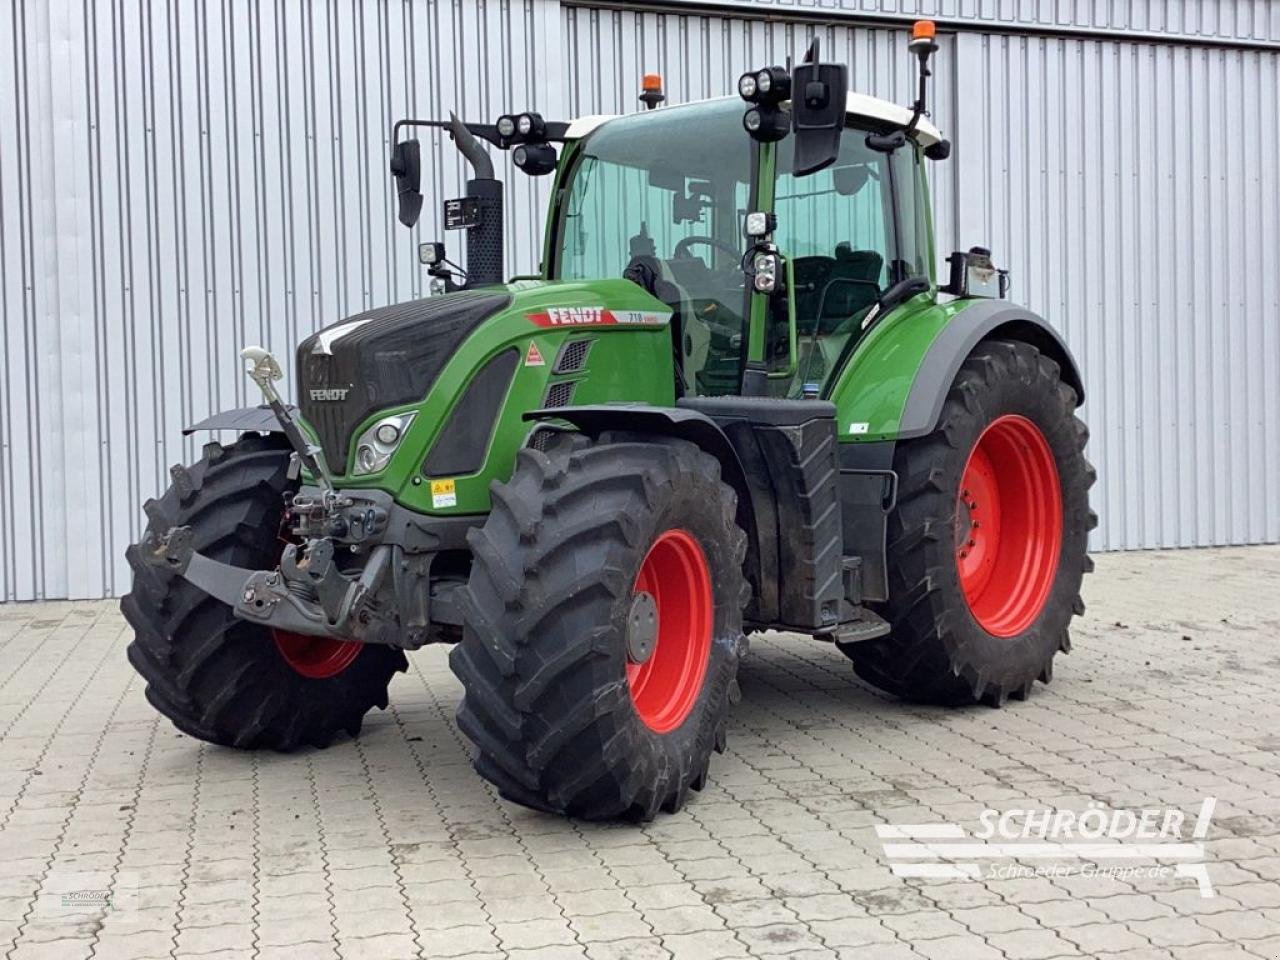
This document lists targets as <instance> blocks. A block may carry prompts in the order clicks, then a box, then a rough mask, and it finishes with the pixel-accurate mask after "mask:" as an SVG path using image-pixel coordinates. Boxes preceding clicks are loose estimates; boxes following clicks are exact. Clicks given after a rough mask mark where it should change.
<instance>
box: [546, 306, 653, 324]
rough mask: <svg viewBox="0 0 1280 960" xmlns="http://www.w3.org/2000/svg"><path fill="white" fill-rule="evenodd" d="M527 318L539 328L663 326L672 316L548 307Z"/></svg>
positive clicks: (639, 311) (602, 309)
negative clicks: (618, 325)
mask: <svg viewBox="0 0 1280 960" xmlns="http://www.w3.org/2000/svg"><path fill="white" fill-rule="evenodd" d="M526 316H527V317H528V319H529V320H530V322H532V323H533V324H534V325H535V326H539V327H589V326H595V325H599V324H604V325H614V324H622V325H631V324H638V325H640V326H661V325H662V324H665V323H666V322H667V320H668V319H670V317H671V314H670V313H662V312H659V311H656V310H610V309H608V308H607V307H547V309H546V310H544V311H543V312H541V313H530V314H526Z"/></svg>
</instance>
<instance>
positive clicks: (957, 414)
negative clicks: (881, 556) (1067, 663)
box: [842, 341, 1097, 706]
mask: <svg viewBox="0 0 1280 960" xmlns="http://www.w3.org/2000/svg"><path fill="white" fill-rule="evenodd" d="M1075 407H1076V395H1075V392H1074V391H1073V390H1072V389H1071V387H1069V386H1068V385H1067V384H1066V383H1064V382H1063V380H1062V377H1061V372H1060V370H1059V368H1058V365H1057V364H1056V363H1054V361H1052V360H1050V359H1049V358H1048V357H1046V356H1044V355H1043V354H1041V353H1040V352H1039V351H1038V350H1036V349H1035V348H1034V347H1032V346H1030V345H1028V344H1025V343H1017V342H1005V341H991V342H987V343H983V344H981V345H980V346H979V347H978V349H977V350H975V352H974V353H973V354H972V355H971V356H970V357H969V358H968V359H967V360H966V361H965V363H964V365H963V366H962V367H961V368H960V372H959V373H958V374H957V376H956V379H955V382H954V384H953V385H952V387H951V390H950V392H949V394H948V396H947V399H946V403H945V405H944V407H943V410H942V415H941V417H940V419H939V424H938V428H937V429H936V430H935V431H934V432H933V433H931V434H929V435H928V436H925V437H921V438H919V439H913V440H906V441H903V442H901V443H899V444H898V446H897V449H896V451H895V454H894V468H895V470H896V471H897V473H898V478H899V498H898V505H897V508H896V509H895V511H894V513H893V515H892V516H891V517H890V520H889V549H888V563H889V601H888V602H887V603H886V604H884V605H883V606H882V607H881V608H880V609H879V611H878V612H880V613H881V615H882V616H884V617H885V618H886V619H887V620H888V621H889V622H890V624H891V625H892V632H891V633H890V634H889V635H888V636H886V637H883V638H881V639H878V640H872V641H865V642H861V643H853V644H849V645H847V646H844V647H842V649H843V650H844V652H845V653H846V654H848V656H849V657H850V659H852V660H853V664H854V668H855V669H856V671H857V673H858V675H859V676H860V677H862V678H863V679H864V680H867V681H868V682H870V683H873V684H875V685H876V686H878V687H880V688H881V689H883V690H886V691H888V692H890V693H893V694H896V695H898V696H901V697H903V698H904V699H909V700H914V701H922V702H932V703H944V704H963V703H973V702H976V701H985V702H987V703H991V704H993V705H997V706H998V705H1000V704H1002V703H1004V701H1005V700H1006V699H1007V698H1009V697H1014V698H1015V699H1024V698H1025V697H1026V696H1027V695H1028V694H1029V693H1030V691H1031V688H1032V687H1033V686H1034V684H1035V682H1036V680H1037V679H1039V680H1042V681H1044V682H1046V683H1047V682H1048V681H1049V680H1050V679H1051V678H1052V676H1053V658H1054V656H1055V655H1056V654H1057V653H1058V651H1059V650H1062V651H1066V650H1069V649H1070V633H1069V626H1070V622H1071V618H1072V617H1073V616H1075V615H1077V614H1081V613H1083V612H1084V603H1083V601H1082V600H1081V599H1080V583H1081V579H1082V578H1083V576H1084V574H1085V573H1086V572H1088V571H1089V570H1091V569H1092V562H1091V561H1090V560H1089V557H1088V554H1087V538H1088V532H1089V530H1090V529H1092V528H1093V527H1094V526H1096V524H1097V517H1096V516H1095V515H1094V513H1093V511H1091V510H1090V509H1089V496H1088V491H1089V487H1090V486H1092V484H1093V482H1094V479H1095V474H1094V470H1093V467H1091V466H1090V465H1089V463H1088V461H1087V460H1086V459H1085V456H1084V447H1085V443H1086V442H1087V440H1088V436H1089V433H1088V430H1087V428H1086V427H1085V425H1084V424H1083V423H1082V422H1081V421H1080V420H1079V419H1078V418H1077V417H1076V415H1075Z"/></svg>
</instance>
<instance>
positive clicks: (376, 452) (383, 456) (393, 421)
mask: <svg viewBox="0 0 1280 960" xmlns="http://www.w3.org/2000/svg"><path fill="white" fill-rule="evenodd" d="M416 416H417V414H416V413H398V414H394V415H392V416H390V417H383V418H382V419H380V420H378V421H377V422H376V423H375V424H374V425H373V426H371V427H370V428H369V429H368V430H366V431H365V432H364V433H362V434H360V436H359V437H358V438H357V439H356V465H355V469H354V470H353V471H352V473H353V475H354V476H357V477H359V476H363V475H365V474H370V473H377V472H378V471H379V470H381V469H382V468H383V467H385V466H386V465H387V463H388V462H389V461H390V460H391V455H392V454H394V453H395V452H396V448H397V447H399V446H400V441H401V440H403V439H404V435H405V431H407V430H408V429H409V424H411V423H413V418H414V417H416Z"/></svg>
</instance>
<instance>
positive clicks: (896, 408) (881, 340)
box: [829, 293, 977, 442]
mask: <svg viewBox="0 0 1280 960" xmlns="http://www.w3.org/2000/svg"><path fill="white" fill-rule="evenodd" d="M975 302H977V301H974V300H953V301H951V302H949V303H941V304H940V303H937V302H935V300H934V294H932V293H922V294H920V295H919V296H916V297H913V298H912V299H910V300H908V301H907V302H906V303H903V304H901V305H900V306H898V307H897V308H896V309H894V310H892V311H890V312H889V313H888V314H887V315H886V316H885V317H884V319H882V320H881V321H880V322H879V323H877V324H876V325H875V326H873V327H872V328H871V332H870V333H868V334H867V336H866V337H865V338H864V339H863V341H862V343H861V344H859V345H858V348H857V350H856V351H854V354H853V356H852V357H851V358H850V359H849V362H848V363H846V364H845V365H844V368H843V369H842V370H841V371H840V373H839V374H838V375H837V376H836V378H835V380H834V381H833V384H832V387H831V390H830V396H829V398H830V400H831V401H832V402H833V403H835V405H836V423H837V436H838V438H839V439H840V440H841V441H842V442H859V441H872V440H893V439H895V438H896V437H897V435H898V425H899V424H900V423H901V421H902V411H903V408H904V407H905V406H906V403H907V396H908V395H909V394H910V393H911V386H912V384H913V383H915V380H916V377H917V376H918V375H919V372H920V364H921V362H922V361H923V360H924V356H925V353H927V352H928V350H929V347H930V346H931V345H932V344H933V341H934V338H935V337H937V335H938V334H939V333H940V332H941V331H942V329H943V328H944V327H945V326H946V325H947V324H948V323H949V322H950V320H951V318H952V317H954V316H955V315H956V314H957V313H959V312H960V311H961V310H963V309H964V308H965V307H966V306H969V305H970V304H972V303H975Z"/></svg>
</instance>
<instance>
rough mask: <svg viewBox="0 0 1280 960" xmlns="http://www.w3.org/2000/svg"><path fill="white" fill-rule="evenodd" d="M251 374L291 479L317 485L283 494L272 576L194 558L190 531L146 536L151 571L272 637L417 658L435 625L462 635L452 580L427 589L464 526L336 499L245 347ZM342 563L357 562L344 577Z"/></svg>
mask: <svg viewBox="0 0 1280 960" xmlns="http://www.w3.org/2000/svg"><path fill="white" fill-rule="evenodd" d="M241 356H242V357H243V358H244V359H245V360H248V361H249V362H250V367H249V369H248V374H249V376H250V378H251V379H252V380H253V381H254V383H256V384H257V385H258V387H259V389H261V391H262V394H263V397H264V399H265V400H266V402H267V405H268V406H269V407H270V409H271V410H272V412H273V413H274V414H275V417H276V420H277V421H278V422H279V424H280V428H281V432H282V433H283V435H284V436H285V438H286V439H287V440H288V441H289V444H290V446H291V447H292V448H293V458H292V459H293V462H292V464H291V467H290V472H291V475H293V476H295V477H296V476H297V475H298V471H299V468H300V467H305V468H306V469H307V472H308V473H310V474H311V476H312V477H314V478H315V480H316V482H317V484H318V486H316V487H307V486H304V487H302V488H301V489H300V490H299V491H298V492H297V493H296V494H290V493H288V492H286V493H285V494H284V501H285V514H284V520H285V525H286V527H287V531H288V533H289V535H290V536H291V537H292V538H293V539H295V540H297V541H299V542H300V543H286V544H285V545H284V548H283V552H282V554H281V557H280V564H279V566H278V567H277V568H276V569H274V570H250V569H247V568H244V567H237V566H234V565H231V564H228V563H223V562H221V561H218V560H214V559H211V558H209V557H207V556H205V555H203V554H201V553H200V552H198V551H197V550H196V549H195V538H194V535H193V533H192V530H191V528H190V527H187V526H177V527H170V528H168V529H167V530H166V531H165V532H164V533H162V534H158V535H157V534H156V533H154V532H153V530H148V533H147V535H146V536H145V537H144V540H143V544H142V546H143V553H144V556H145V558H146V560H147V562H148V563H150V564H152V565H154V566H157V567H162V568H164V569H166V570H168V571H170V572H172V573H174V574H177V575H179V576H181V577H183V578H184V579H186V580H187V581H188V582H190V583H191V584H193V585H195V586H196V587H199V588H200V589H201V590H203V591H204V592H205V593H207V594H209V595H210V596H212V597H214V598H216V599H218V600H221V601H222V602H223V603H225V604H226V605H227V606H229V607H230V608H231V609H232V611H233V612H234V614H235V616H236V617H238V618H239V619H241V620H246V621H249V622H251V623H256V624H259V625H261V626H264V627H268V628H270V629H272V630H275V631H285V632H288V633H292V634H302V635H305V636H317V637H328V638H330V639H333V640H356V641H359V642H361V643H375V644H383V645H387V646H393V647H401V648H404V649H416V648H417V647H420V646H422V645H423V644H425V643H427V642H429V641H430V640H431V639H433V636H432V633H431V631H430V630H429V627H430V626H431V624H432V622H433V621H434V622H435V623H436V624H438V625H441V626H456V625H458V624H459V623H460V622H461V621H460V619H459V617H458V615H457V612H456V604H455V603H454V591H455V590H456V589H457V588H458V587H460V586H461V585H462V582H463V581H461V580H460V579H459V580H458V581H456V582H451V581H448V580H445V581H442V582H437V584H436V586H435V595H434V596H433V595H432V588H431V579H430V574H431V563H432V560H433V559H434V557H435V555H436V554H437V552H438V551H439V550H441V549H449V548H454V547H461V546H462V545H463V544H464V543H465V536H466V531H467V529H469V528H470V527H471V525H472V524H471V523H470V522H468V521H458V520H449V519H441V518H426V517H422V516H419V515H418V514H415V513H413V512H412V511H409V510H406V509H405V508H403V507H401V506H399V505H398V504H396V503H395V502H394V501H393V500H392V499H391V497H390V495H389V494H387V493H384V492H382V491H378V490H368V491H360V492H359V493H358V494H353V493H345V492H340V491H338V490H337V489H336V488H335V487H334V484H333V481H332V479H331V478H330V476H329V473H328V470H327V467H326V464H325V462H324V454H323V453H322V452H321V450H320V449H319V448H318V447H316V446H314V445H312V444H310V443H308V442H307V439H306V437H305V436H304V435H303V433H302V431H301V430H300V429H299V428H298V425H297V423H296V422H295V421H294V419H293V416H292V414H291V413H290V411H289V408H288V407H287V406H286V405H285V404H284V402H283V401H282V400H281V399H280V396H279V394H278V393H277V392H276V389H275V386H274V384H273V382H272V381H274V380H279V379H281V377H282V374H281V371H280V366H279V364H278V363H277V362H276V360H275V358H273V357H272V356H271V354H270V353H268V352H267V351H266V350H264V349H262V348H261V347H247V348H245V349H244V350H243V351H242V352H241ZM153 529H154V528H153ZM345 557H350V558H352V559H355V558H360V560H361V562H360V563H359V569H358V570H352V571H351V572H347V571H346V570H345V569H344V567H350V566H354V564H344V563H343V562H342V560H343V559H344V558H345Z"/></svg>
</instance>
